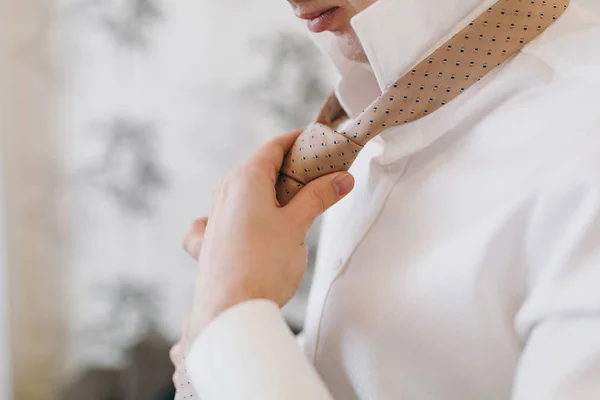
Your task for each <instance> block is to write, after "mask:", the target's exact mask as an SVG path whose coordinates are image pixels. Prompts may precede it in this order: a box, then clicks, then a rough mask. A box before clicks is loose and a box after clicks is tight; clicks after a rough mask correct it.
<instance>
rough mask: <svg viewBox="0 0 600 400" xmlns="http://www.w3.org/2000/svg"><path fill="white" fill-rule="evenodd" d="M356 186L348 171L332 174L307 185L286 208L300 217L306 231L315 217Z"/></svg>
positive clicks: (293, 214) (296, 216)
mask: <svg viewBox="0 0 600 400" xmlns="http://www.w3.org/2000/svg"><path fill="white" fill-rule="evenodd" d="M353 188H354V177H353V176H352V175H350V174H349V173H348V172H340V173H336V174H330V175H326V176H323V177H321V178H319V179H316V180H314V181H312V182H310V183H309V184H308V185H306V186H305V187H304V188H303V189H302V190H300V192H298V194H297V195H296V197H294V198H293V199H292V201H291V202H290V203H289V204H288V205H287V206H286V207H285V208H284V209H285V210H286V212H289V213H290V214H291V215H292V217H294V216H295V218H300V222H301V224H302V225H303V228H305V230H306V231H308V229H309V228H310V226H311V225H312V224H313V222H314V221H315V219H317V217H318V216H319V215H321V214H323V213H324V212H325V211H327V210H328V209H329V208H330V207H331V206H333V205H334V204H336V203H337V202H338V201H340V200H341V199H343V198H344V197H345V196H346V195H347V194H348V193H350V192H351V191H352V189H353Z"/></svg>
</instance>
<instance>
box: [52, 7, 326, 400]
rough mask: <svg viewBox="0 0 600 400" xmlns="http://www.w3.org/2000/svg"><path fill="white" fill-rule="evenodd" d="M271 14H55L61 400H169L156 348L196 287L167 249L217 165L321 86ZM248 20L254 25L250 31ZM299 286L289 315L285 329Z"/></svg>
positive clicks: (204, 208)
mask: <svg viewBox="0 0 600 400" xmlns="http://www.w3.org/2000/svg"><path fill="white" fill-rule="evenodd" d="M242 6H244V7H247V8H248V9H249V10H252V11H253V12H252V13H251V14H248V16H247V18H245V19H244V20H241V21H238V22H239V23H233V22H232V23H231V26H234V28H231V29H234V31H233V32H229V33H230V35H229V36H228V37H227V38H225V37H224V38H223V39H222V40H223V42H211V37H214V35H213V36H211V35H210V34H209V33H210V32H211V29H214V27H212V28H210V27H207V25H209V24H210V23H211V21H210V19H211V18H212V19H218V17H217V15H226V14H227V12H228V9H229V8H231V7H242ZM186 7H187V9H186ZM270 8H271V7H270V5H269V4H267V3H266V2H262V1H254V0H252V1H248V2H246V3H244V4H241V3H240V2H238V1H235V0H219V1H214V2H192V1H188V2H167V1H160V0H71V1H65V2H63V3H61V9H60V23H61V29H60V31H61V35H60V37H59V43H60V46H61V48H62V49H63V50H61V57H62V61H61V64H62V71H63V75H64V78H63V81H62V82H63V88H62V94H61V96H62V104H63V105H64V111H63V113H62V119H63V120H62V126H63V127H64V131H63V132H61V139H62V142H63V145H64V149H63V150H64V151H63V153H64V154H65V158H66V159H65V162H64V165H65V171H64V174H65V176H66V182H67V185H66V188H65V190H66V194H65V204H64V210H65V211H64V214H65V224H66V226H67V236H68V241H67V243H68V248H67V264H68V270H69V290H68V292H69V294H68V303H69V321H68V325H69V326H68V329H69V338H70V339H69V343H68V346H67V353H68V366H67V367H68V371H69V374H68V375H69V376H70V377H71V378H70V380H69V381H68V382H65V386H64V389H63V391H62V393H61V395H60V396H59V399H60V400H71V399H72V400H75V399H77V400H79V399H82V398H85V399H86V400H109V399H111V400H139V399H147V400H159V399H160V400H162V399H167V398H168V399H172V398H173V393H174V391H173V388H172V385H171V376H172V373H173V369H172V366H171V364H170V361H169V359H168V350H169V347H170V346H171V345H172V344H173V343H174V341H176V340H177V337H178V335H179V333H180V323H181V321H183V318H184V316H185V312H186V310H187V309H188V307H189V304H188V303H189V301H190V298H191V289H192V288H191V282H192V280H193V276H194V266H193V261H192V260H190V259H188V257H187V256H186V255H185V254H183V251H182V250H181V249H180V244H179V241H180V238H181V236H182V234H183V232H184V231H185V228H186V225H187V223H189V222H191V220H192V219H194V218H196V217H198V216H201V215H204V214H206V213H207V212H208V209H209V205H210V200H211V197H212V188H213V187H214V186H215V185H216V183H217V182H218V179H219V177H220V176H222V175H223V174H224V173H225V172H226V171H227V169H229V168H231V167H233V166H234V165H236V164H237V163H238V162H240V160H241V159H243V158H245V157H247V156H248V155H249V154H250V152H251V151H252V150H253V149H255V148H256V147H257V146H259V145H260V144H261V143H263V142H264V141H266V140H267V139H269V138H270V137H272V136H274V135H277V134H281V133H284V132H286V131H288V130H291V129H297V128H301V127H302V126H304V125H306V124H307V123H308V122H310V120H311V119H312V118H313V117H314V114H315V112H316V111H317V110H318V108H319V106H320V103H321V101H322V100H323V99H324V98H325V97H326V95H327V93H328V91H329V90H330V88H331V79H330V77H331V71H330V70H329V69H328V68H329V67H327V66H326V63H325V62H324V61H323V60H322V59H321V55H320V54H319V53H318V51H317V50H316V48H314V46H313V44H312V43H311V41H310V40H309V39H308V38H306V37H305V36H302V35H300V34H299V33H298V32H297V31H296V30H295V29H296V28H290V29H288V28H287V26H285V25H284V27H282V24H281V23H275V22H276V21H275V20H274V23H273V24H272V26H270V25H269V23H268V22H265V18H264V17H261V15H260V13H262V12H263V11H265V12H266V13H268V12H270V11H269V9H270ZM279 10H281V8H280V9H279ZM283 11H285V7H284V8H283ZM237 14H241V15H243V14H244V12H243V11H240V12H239V13H236V15H237ZM287 14H289V12H288V13H287ZM287 14H286V15H287ZM207 15H209V16H207ZM192 16H195V17H194V18H197V20H194V18H192ZM289 17H290V19H289V21H290V23H294V24H295V21H294V22H292V21H293V20H292V17H291V16H289ZM274 18H276V17H274ZM258 21H260V23H261V24H266V26H264V27H263V28H262V29H255V27H256V26H257V24H258ZM217 36H218V35H217ZM231 36H233V37H231ZM228 57H234V58H232V59H229V58H228ZM235 57H237V58H235ZM225 71H227V72H225ZM227 74H229V75H230V76H234V79H233V78H232V79H228V78H227ZM316 232H317V229H316V228H315V229H314V230H313V232H311V235H310V237H309V240H308V244H309V247H310V257H309V258H310V263H311V265H312V264H313V263H314V258H315V257H314V256H315V250H316V243H317V236H318V235H317V233H316ZM307 275H308V277H307V280H306V283H305V284H304V285H303V287H302V289H301V291H300V294H299V296H298V297H297V298H295V299H294V300H293V301H292V303H291V304H290V306H289V307H288V308H287V309H286V313H287V315H288V317H289V321H290V326H291V327H292V329H294V330H296V331H298V330H301V328H302V326H301V325H302V318H303V312H304V305H305V300H306V293H307V290H308V287H309V285H310V277H311V274H310V273H309V274H307Z"/></svg>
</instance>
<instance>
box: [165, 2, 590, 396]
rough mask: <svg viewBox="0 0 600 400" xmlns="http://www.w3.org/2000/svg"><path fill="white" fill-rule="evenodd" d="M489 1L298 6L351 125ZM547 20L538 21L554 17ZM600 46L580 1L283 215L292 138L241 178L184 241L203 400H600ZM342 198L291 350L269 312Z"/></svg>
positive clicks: (287, 291) (292, 285)
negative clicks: (280, 174)
mask: <svg viewBox="0 0 600 400" xmlns="http://www.w3.org/2000/svg"><path fill="white" fill-rule="evenodd" d="M502 1H507V0H502ZM536 1H538V4H537V5H536ZM523 2H525V0H523ZM494 3H496V1H482V0H378V1H374V0H362V1H360V0H354V1H353V0H293V1H290V4H291V5H292V8H293V9H294V12H295V13H296V15H298V16H299V17H300V18H304V19H307V20H308V27H309V28H310V29H311V30H312V31H313V32H322V31H329V32H328V33H322V34H320V35H321V36H320V37H319V40H320V41H321V42H322V43H323V46H324V48H325V49H327V50H328V51H329V52H330V54H331V55H332V58H333V60H334V62H335V63H336V65H337V67H338V69H339V70H340V73H341V75H342V80H341V82H340V84H339V85H338V87H337V88H336V95H337V97H338V100H339V102H340V103H341V105H342V107H343V108H344V110H345V111H346V113H347V114H348V115H349V117H350V120H351V121H353V120H355V119H356V118H357V116H359V115H360V114H361V113H362V112H363V109H365V108H366V107H368V106H369V105H370V104H371V103H372V102H373V101H374V100H376V99H377V98H378V96H379V95H380V94H381V93H382V91H385V90H387V89H388V88H389V87H391V85H393V84H394V82H396V81H397V80H398V79H399V78H400V77H402V76H404V75H405V74H407V72H409V71H411V68H413V67H414V66H415V65H417V64H418V63H419V62H421V61H422V60H425V59H426V58H427V57H428V55H429V54H432V52H434V51H435V50H436V49H437V48H439V47H440V44H443V43H445V42H446V41H447V40H448V39H450V38H452V37H454V36H455V35H456V34H457V33H459V32H461V30H462V29H464V28H465V27H466V26H467V25H468V23H469V21H473V20H474V19H475V18H477V17H478V16H479V15H481V14H482V12H485V10H486V8H487V7H490V6H492V5H494ZM526 3H530V1H529V0H527V2H526ZM541 3H542V4H539V0H534V1H531V4H533V5H536V6H540V7H547V10H548V12H541V13H539V14H538V15H537V17H539V18H540V19H544V18H551V15H552V13H553V11H552V10H553V9H556V4H555V3H553V2H552V1H551V0H550V1H543V2H541ZM524 4H525V3H524ZM495 6H496V7H502V3H499V4H498V5H495ZM502 12H503V13H504V12H505V10H502ZM509 12H514V13H515V14H518V13H519V10H518V9H515V10H512V9H511V10H509ZM485 23H486V25H487V21H485ZM498 25H500V24H498ZM534 26H535V24H532V27H534ZM498 28H500V27H498ZM511 28H512V27H511ZM524 29H525V30H526V29H528V28H527V26H526V27H525V28H524ZM540 30H541V28H540ZM481 36H482V37H483V35H481ZM467 39H468V35H467ZM475 39H477V38H475ZM480 39H481V38H480ZM493 40H494V41H495V40H496V38H495V36H494V39H493ZM508 40H509V38H508V37H507V41H508ZM598 43H600V24H599V23H598V21H597V20H595V19H594V18H592V16H591V15H589V14H587V13H586V12H585V11H584V10H583V9H581V8H580V7H579V6H578V5H577V4H572V5H571V6H570V8H569V9H568V10H567V11H566V12H565V13H564V15H562V17H561V18H559V19H558V21H557V22H555V23H554V24H553V25H552V26H551V27H550V28H549V29H548V30H547V31H545V32H544V33H543V34H541V35H539V36H538V37H536V38H535V40H534V41H533V42H531V43H529V44H528V45H526V46H525V47H524V48H523V49H521V50H520V51H519V53H518V54H516V55H515V56H513V57H512V58H511V59H510V60H507V62H506V63H504V64H503V65H501V66H499V67H497V68H496V69H495V70H493V71H492V72H491V73H489V74H487V75H486V76H485V77H483V79H482V80H481V81H479V82H477V83H476V84H474V85H473V86H472V87H470V88H469V89H468V90H466V91H464V93H462V94H460V95H459V96H458V97H456V98H455V99H454V100H453V101H451V102H449V103H448V104H446V105H444V106H443V107H441V108H440V109H439V110H437V111H435V112H434V113H432V114H431V115H428V116H427V117H426V118H422V119H419V120H417V121H414V122H411V123H406V124H403V125H400V126H395V127H392V128H390V129H387V130H385V131H384V132H383V133H382V134H380V135H379V136H378V137H377V138H375V139H373V140H371V142H370V143H368V145H366V146H365V147H364V149H363V150H362V151H361V153H360V155H359V156H358V158H357V159H356V161H355V163H354V165H353V166H352V168H351V170H350V172H351V173H352V175H353V176H354V179H353V178H352V176H350V175H349V174H348V173H346V172H338V173H336V174H331V175H327V176H325V177H322V178H320V179H317V180H315V181H312V182H310V183H308V185H307V186H306V187H304V188H303V189H302V190H301V191H300V192H299V193H298V195H297V196H296V197H295V198H294V199H293V200H292V201H291V202H290V203H289V204H288V205H286V206H285V207H279V205H278V204H277V202H276V200H275V193H274V190H273V184H274V183H275V180H276V179H277V171H278V170H279V168H280V167H281V165H282V161H283V156H284V153H285V152H287V151H288V150H289V149H290V147H291V145H292V143H293V142H294V140H295V139H296V137H297V136H298V132H296V133H291V134H288V135H285V136H282V137H280V138H278V139H276V140H274V141H273V142H271V143H269V144H267V145H266V146H265V147H263V148H262V149H260V150H259V151H258V152H257V153H256V154H255V155H254V156H253V157H252V158H251V159H250V161H248V162H247V163H246V164H244V166H242V167H241V168H240V169H238V170H236V171H234V172H232V174H230V175H229V176H228V177H227V178H226V179H225V180H224V183H223V184H222V185H221V188H220V189H219V191H218V194H217V196H216V199H215V206H214V209H213V210H212V212H211V215H210V217H209V219H207V220H200V221H198V222H197V223H196V224H195V225H194V226H193V227H192V229H191V231H190V232H189V233H188V235H187V236H186V240H185V247H186V249H187V250H188V251H189V252H190V254H192V255H193V256H195V257H198V258H199V264H198V265H199V271H198V279H197V282H196V292H195V293H196V294H195V298H194V304H193V311H192V314H191V317H190V323H189V327H188V328H187V329H186V335H187V336H186V338H184V343H187V345H191V350H190V352H189V355H188V357H187V358H186V360H185V362H184V366H183V367H184V368H187V373H188V375H189V377H190V382H191V385H192V386H193V387H194V389H195V390H196V392H197V395H198V396H199V397H200V398H201V399H203V400H212V399H238V398H239V399H242V398H243V399H319V400H321V399H332V398H334V399H344V400H347V399H416V400H430V399H435V400H438V399H439V400H452V399H456V400H465V399H485V400H494V399H509V398H512V399H515V400H544V399H553V400H562V399H565V400H566V399H568V400H580V399H581V400H583V399H586V400H587V399H598V398H600V290H599V289H598V287H599V283H600V95H599V94H598V92H599V91H600V46H598ZM484 55H485V54H483V55H477V56H474V61H473V62H474V63H475V62H478V61H480V58H478V57H483V56H484ZM443 72H444V71H440V74H442V73H443ZM453 79H454V78H453ZM349 192H350V193H349ZM348 193H349V194H348ZM342 198H343V201H341V202H339V204H337V205H336V206H335V207H333V208H332V209H331V210H330V211H329V212H328V213H327V215H326V218H325V223H324V231H323V235H322V243H321V247H320V254H319V259H318V265H317V272H316V277H315V281H314V285H313V290H312V294H311V298H310V303H309V309H308V317H307V321H306V328H305V332H304V337H303V347H302V350H303V351H302V352H301V350H300V348H299V347H298V346H297V345H296V342H295V340H294V338H293V337H292V335H291V333H290V332H289V330H288V329H287V327H286V326H285V323H284V321H283V318H282V316H281V314H280V312H279V307H281V306H282V305H284V304H285V303H286V302H287V301H288V300H289V298H290V297H291V296H292V295H293V293H294V292H295V290H296V288H297V286H298V284H299V282H300V279H301V276H302V272H303V269H304V267H305V263H306V261H305V250H304V246H303V244H302V243H303V240H304V236H305V234H306V232H307V230H308V227H309V226H310V224H311V223H312V221H313V220H314V219H315V218H316V217H317V216H318V214H320V213H321V212H323V211H325V210H326V209H327V208H329V207H330V206H332V205H333V204H335V203H337V202H338V201H339V200H340V199H342ZM183 346H186V344H184V345H183ZM180 349H181V346H179V348H177V349H175V351H174V354H173V355H174V361H175V362H176V363H178V362H179V359H180V358H181V356H180V353H181V350H180ZM187 383H188V382H184V381H182V380H181V379H179V380H178V381H177V384H178V385H180V387H181V388H182V389H183V388H184V386H185V385H186V384H187Z"/></svg>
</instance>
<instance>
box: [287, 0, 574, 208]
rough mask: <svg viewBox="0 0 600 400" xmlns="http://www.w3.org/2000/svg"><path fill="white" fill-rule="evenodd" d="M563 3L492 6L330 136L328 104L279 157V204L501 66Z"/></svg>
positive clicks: (333, 112) (503, 1)
mask: <svg viewBox="0 0 600 400" xmlns="http://www.w3.org/2000/svg"><path fill="white" fill-rule="evenodd" d="M569 3H570V1H569V0H554V1H552V0H548V1H542V0H500V1H498V2H497V3H495V4H494V5H493V6H492V7H490V8H488V9H487V10H486V11H485V12H484V13H483V14H482V15H481V16H480V17H479V18H477V19H476V20H474V21H473V22H471V23H470V24H469V25H468V26H467V27H466V28H464V29H463V30H462V31H461V32H460V33H458V34H457V35H455V36H454V37H453V38H452V39H450V40H449V41H448V42H446V43H445V44H444V45H442V46H441V47H440V48H438V49H437V50H436V51H435V52H433V53H432V54H431V55H429V56H428V57H426V58H425V59H424V60H423V61H422V62H421V63H420V64H419V65H417V66H416V67H414V68H413V69H412V70H411V71H409V72H408V73H407V74H406V75H404V76H403V77H402V78H400V79H399V80H398V81H396V83H394V84H393V85H392V86H390V87H389V88H387V89H386V90H385V92H384V93H383V94H382V95H381V96H379V98H377V100H376V101H375V102H374V103H373V104H371V106H370V107H369V108H367V109H366V110H364V111H363V112H362V113H361V114H360V115H359V116H358V117H357V118H356V119H355V120H353V121H350V122H348V123H347V125H345V126H346V127H345V128H344V130H343V131H337V130H335V129H334V128H333V126H335V123H336V121H339V120H340V119H341V118H342V117H343V116H344V113H343V111H341V107H340V105H339V103H337V100H336V99H335V97H331V98H329V99H328V100H327V102H326V103H325V105H324V107H323V109H322V110H321V113H320V114H319V117H318V118H317V121H316V122H315V123H314V124H312V125H310V126H309V127H308V128H307V129H306V130H305V131H304V132H303V133H302V135H300V137H299V138H298V140H297V141H296V143H295V144H294V146H293V147H292V148H291V150H290V152H289V153H288V154H287V155H286V157H285V160H284V162H283V166H282V169H281V172H280V176H279V179H278V181H277V184H276V191H277V198H278V200H279V203H280V204H281V205H285V204H287V203H288V202H289V201H290V200H291V199H292V198H293V197H294V195H295V194H296V193H298V191H299V190H300V189H302V188H303V187H304V186H305V185H306V184H308V183H309V182H311V181H312V180H314V179H317V178H319V177H321V176H323V175H327V174H330V173H333V172H339V171H346V170H348V168H350V166H351V165H352V163H353V162H354V160H355V159H356V157H357V155H358V153H359V152H360V151H361V149H362V148H363V147H364V146H365V145H366V144H367V143H368V142H369V140H371V139H373V138H374V137H376V136H377V135H379V134H380V133H381V132H383V131H385V130H386V129H388V128H390V127H394V126H399V125H403V124H408V123H410V122H413V121H416V120H418V119H421V118H424V117H427V116H428V115H430V114H432V113H433V112H435V111H436V110H438V109H439V108H441V107H442V106H444V105H445V104H447V103H449V102H450V101H452V100H453V99H455V98H456V97H458V96H460V94H461V93H463V92H464V91H466V90H467V89H469V87H471V86H472V85H474V84H475V83H477V82H478V81H479V80H481V79H482V78H483V77H484V76H486V75H487V74H489V73H490V72H491V71H492V70H494V69H495V68H497V67H498V66H500V65H501V64H502V63H503V62H505V61H507V60H508V59H509V58H510V57H511V56H513V55H514V54H516V53H517V52H519V51H520V50H521V49H522V48H523V47H524V46H525V45H526V44H528V43H529V42H531V41H532V40H533V39H535V38H536V36H538V35H539V34H541V33H542V32H543V31H544V30H546V28H548V27H549V26H550V25H552V23H553V22H554V21H556V20H557V19H558V18H559V17H560V16H561V15H562V14H563V13H564V12H565V10H566V9H567V7H568V5H569Z"/></svg>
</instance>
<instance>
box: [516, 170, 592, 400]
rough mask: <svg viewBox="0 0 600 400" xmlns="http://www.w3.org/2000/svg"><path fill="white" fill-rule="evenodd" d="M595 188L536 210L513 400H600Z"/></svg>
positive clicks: (560, 194) (567, 191) (587, 185)
mask: <svg viewBox="0 0 600 400" xmlns="http://www.w3.org/2000/svg"><path fill="white" fill-rule="evenodd" d="M599 187H600V185H598V180H596V179H590V180H587V182H584V181H580V182H573V183H572V184H570V185H569V186H568V187H566V188H563V189H564V190H559V191H555V192H554V193H549V194H547V195H545V196H544V197H543V199H542V201H541V202H540V203H539V204H538V206H537V208H536V210H535V215H534V221H533V223H532V229H531V231H530V232H529V235H528V237H527V245H528V247H529V250H530V251H529V260H528V261H529V265H530V269H529V270H528V273H529V276H528V277H527V281H528V282H530V288H529V290H528V294H527V297H526V299H525V302H524V303H523V306H522V308H521V310H520V311H519V313H518V315H517V320H516V326H517V331H518V332H519V333H520V335H521V337H522V339H523V343H524V348H523V351H522V355H521V358H520V362H519V365H518V368H517V374H516V377H515V382H514V389H513V396H512V398H513V400H531V399H536V400H550V399H552V400H595V399H600V190H599V189H598V188H599Z"/></svg>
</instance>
